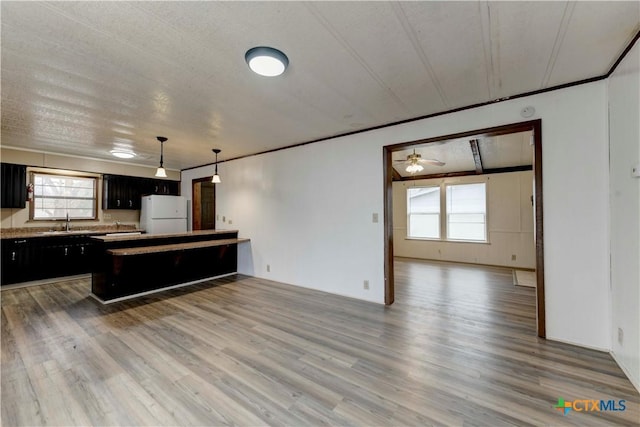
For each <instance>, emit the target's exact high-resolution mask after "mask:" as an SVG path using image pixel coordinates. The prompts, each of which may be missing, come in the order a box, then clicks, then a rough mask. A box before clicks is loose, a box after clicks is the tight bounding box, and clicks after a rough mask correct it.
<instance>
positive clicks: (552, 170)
mask: <svg viewBox="0 0 640 427" xmlns="http://www.w3.org/2000/svg"><path fill="white" fill-rule="evenodd" d="M606 89H607V84H606V82H604V81H600V82H595V83H590V84H586V85H580V86H575V87H571V88H567V89H563V90H560V91H554V92H549V93H544V94H539V95H535V96H531V97H526V98H519V99H515V100H511V101H505V102H500V103H495V104H491V105H487V106H484V107H480V108H475V109H472V110H465V111H460V112H457V113H453V114H448V115H443V116H438V117H434V118H431V119H425V120H420V121H415V122H411V123H406V124H403V125H398V126H393V127H388V128H384V129H378V130H374V131H370V132H366V133H361V134H356V135H351V136H347V137H341V138H335V139H332V140H329V141H325V142H321V143H315V144H310V145H306V146H301V147H297V148H292V149H287V150H282V151H277V152H273V153H269V154H265V155H260V156H254V157H249V158H245V159H240V160H237V161H231V162H227V163H224V164H221V165H220V167H219V170H220V175H221V177H222V180H223V182H222V184H220V185H218V189H217V196H218V200H217V211H218V213H219V214H220V215H225V216H226V217H227V218H230V219H231V220H232V221H233V224H232V225H231V226H229V225H228V224H226V223H225V224H219V225H221V226H223V227H228V228H236V227H237V228H238V229H239V230H240V234H241V235H242V236H245V237H249V238H251V256H252V258H250V259H249V262H250V263H252V265H250V266H248V265H242V269H243V271H245V272H248V273H251V274H254V275H255V276H257V277H262V278H268V279H273V280H278V281H282V282H286V283H290V284H295V285H299V286H304V287H310V288H315V289H320V290H324V291H327V292H334V293H338V294H342V295H348V296H352V297H355V298H360V299H365V300H370V301H376V302H378V303H383V301H384V272H383V255H384V254H383V222H382V217H381V221H380V222H379V223H377V224H374V223H372V221H371V215H372V213H378V214H380V215H382V212H383V178H382V172H383V171H382V170H383V167H382V164H383V163H382V147H383V146H385V145H390V144H395V143H400V142H406V141H412V140H417V139H421V138H430V137H436V136H441V135H447V134H452V133H456V132H463V131H469V130H475V129H481V128H485V127H491V126H497V125H505V124H509V123H515V122H519V121H523V119H522V117H520V114H519V112H520V109H521V108H523V107H525V106H528V105H531V106H533V107H535V109H536V116H535V117H534V118H537V117H541V118H542V120H543V122H542V140H543V180H544V190H543V191H544V196H543V197H544V236H545V241H544V243H545V284H546V310H547V311H546V319H547V336H548V338H550V339H554V340H560V341H565V342H570V343H575V344H579V345H583V346H587V347H593V348H598V349H605V350H608V349H610V348H611V337H610V335H611V334H610V331H611V313H610V305H609V303H608V301H609V297H610V296H609V264H608V263H609V250H608V248H609V232H608V191H609V182H608V160H607V159H608V144H607V113H606V106H607V91H606ZM222 148H224V147H222ZM212 170H213V168H212V167H203V168H199V169H194V170H189V171H183V174H182V178H183V181H182V191H183V195H185V196H187V197H188V198H190V194H191V179H192V178H196V177H202V176H207V175H211V174H212ZM266 264H270V265H271V272H270V273H267V272H266V268H265V266H266ZM364 279H368V280H369V282H370V290H368V291H366V290H364V289H363V280H364Z"/></svg>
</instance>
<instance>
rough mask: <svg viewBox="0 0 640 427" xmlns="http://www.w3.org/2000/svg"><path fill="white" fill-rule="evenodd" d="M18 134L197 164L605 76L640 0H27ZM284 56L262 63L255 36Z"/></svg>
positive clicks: (7, 128) (17, 7) (9, 76)
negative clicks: (260, 70) (277, 62)
mask: <svg viewBox="0 0 640 427" xmlns="http://www.w3.org/2000/svg"><path fill="white" fill-rule="evenodd" d="M0 7H1V17H2V34H1V35H2V41H1V43H2V44H1V48H2V64H1V65H2V70H1V71H2V105H1V106H2V145H3V146H8V147H18V148H26V149H31V150H41V151H47V152H54V153H63V154H65V153H66V154H73V155H80V156H86V157H93V158H104V159H113V158H112V157H111V155H110V154H109V151H110V150H111V149H114V148H130V149H133V150H134V151H135V152H136V153H138V157H136V158H134V159H132V160H130V162H131V163H135V164H147V165H152V166H153V165H156V164H157V162H158V152H159V143H158V142H157V141H156V140H155V137H156V136H157V135H163V136H166V137H168V138H169V140H168V142H167V143H166V144H165V166H167V167H169V168H174V169H182V168H188V167H193V166H196V165H201V164H204V163H209V162H212V161H213V160H214V156H213V154H212V153H211V148H213V147H219V148H221V149H222V153H221V156H220V159H225V158H231V157H237V156H241V155H246V154H252V153H256V152H260V151H264V150H269V149H273V148H277V147H283V146H287V145H292V144H296V143H300V142H305V141H310V140H315V139H319V138H323V137H328V136H331V135H337V134H341V133H346V132H352V131H355V130H359V129H366V128H369V127H374V126H378V125H381V124H385V123H390V122H395V121H400V120H405V119H410V118H414V117H419V116H423V115H428V114H432V113H436V112H441V111H445V110H449V109H453V108H457V107H462V106H467V105H471V104H475V103H481V102H486V101H491V100H495V99H498V98H503V97H507V96H512V95H515V94H520V93H524V92H528V91H534V90H539V89H543V88H547V87H552V86H555V85H559V84H563V83H568V82H574V81H578V80H581V79H585V78H591V77H595V76H601V75H603V74H605V73H607V71H608V70H609V69H610V67H611V66H612V64H613V63H614V62H615V61H616V59H617V58H618V57H619V55H620V54H621V53H622V51H623V50H624V48H625V47H626V46H627V44H628V43H629V42H630V40H631V39H632V38H633V36H634V35H635V34H636V33H637V31H638V30H639V28H640V24H639V23H640V3H638V2H613V1H605V2H562V1H557V2H536V1H534V2H204V1H202V2H94V1H91V2H11V1H2V2H1V3H0ZM259 45H268V46H273V47H277V48H279V49H281V50H282V51H284V52H285V53H286V54H287V55H288V57H289V60H290V66H289V68H288V69H287V71H286V72H285V73H284V74H283V75H282V76H280V77H276V78H266V77H261V76H258V75H255V74H253V73H252V72H251V71H250V70H249V69H248V67H247V65H246V64H245V62H244V53H245V52H246V51H247V50H248V49H249V48H251V47H254V46H259Z"/></svg>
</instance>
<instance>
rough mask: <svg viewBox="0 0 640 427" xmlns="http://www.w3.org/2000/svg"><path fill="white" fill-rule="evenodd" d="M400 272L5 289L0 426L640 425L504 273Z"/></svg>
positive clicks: (614, 374)
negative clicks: (345, 277) (565, 405)
mask: <svg viewBox="0 0 640 427" xmlns="http://www.w3.org/2000/svg"><path fill="white" fill-rule="evenodd" d="M395 276H396V283H395V292H396V295H395V297H396V298H395V299H396V302H395V303H394V304H393V305H392V306H390V307H384V306H382V305H378V304H372V303H367V302H364V301H358V300H354V299H350V298H344V297H340V296H337V295H330V294H326V293H322V292H318V291H313V290H309V289H303V288H299V287H294V286H289V285H285V284H282V283H277V282H273V281H268V280H262V279H256V278H252V277H245V276H240V275H236V276H231V277H226V278H222V279H219V280H215V281H207V282H203V283H200V284H196V285H193V286H189V287H186V288H180V289H174V290H169V291H166V292H162V293H158V294H153V295H149V296H145V297H141V298H138V299H132V300H127V301H122V302H119V303H114V304H110V305H101V304H99V303H98V302H96V301H95V300H94V299H92V298H90V297H89V296H88V292H89V287H90V283H89V280H88V279H75V280H69V281H60V282H56V283H53V284H47V285H41V286H34V287H25V288H15V289H8V290H3V291H2V294H1V297H2V298H1V300H2V301H1V304H2V305H1V313H0V314H1V320H0V321H1V322H2V324H1V325H0V330H1V334H2V336H1V344H2V348H1V349H0V355H1V372H2V376H1V386H2V390H1V393H2V394H1V398H2V401H1V421H2V425H5V426H40V425H56V426H57V425H65V426H66V425H69V426H72V425H77V426H85V425H149V426H159V425H239V426H244V425H246V426H255V425H271V426H298V425H309V426H325V425H339V426H365V425H366V426H369V425H376V426H400V425H403V426H404V425H407V426H413V425H415V426H424V425H454V426H461V425H473V426H509V425H517V426H529V425H531V426H539V425H554V426H555V425H567V426H582V425H589V426H591V425H594V426H613V425H622V426H638V425H640V422H639V421H640V396H639V395H638V392H637V390H635V389H634V388H633V386H632V385H631V383H630V382H629V381H628V380H627V379H626V377H625V376H624V374H623V373H622V371H621V370H620V368H619V367H618V366H617V365H616V364H615V362H614V361H613V360H612V358H611V357H610V356H609V355H608V354H606V353H602V352H598V351H593V350H588V349H583V348H578V347H575V346H570V345H566V344H562V343H557V342H552V341H546V340H542V339H540V338H538V337H537V336H536V330H535V329H536V324H535V316H536V305H535V289H532V288H526V287H519V286H514V285H513V279H512V272H511V270H509V269H503V268H495V267H483V266H471V265H458V264H451V263H442V262H431V261H420V260H411V259H401V258H398V259H396V261H395ZM558 398H564V399H565V400H566V401H571V400H575V399H598V400H600V399H602V400H609V399H612V400H616V401H617V400H620V399H624V400H625V401H626V407H627V409H626V411H615V412H614V411H606V412H605V411H602V412H578V411H571V412H569V413H568V414H567V415H563V413H562V412H561V411H558V410H557V409H555V408H554V405H555V404H556V402H557V400H558Z"/></svg>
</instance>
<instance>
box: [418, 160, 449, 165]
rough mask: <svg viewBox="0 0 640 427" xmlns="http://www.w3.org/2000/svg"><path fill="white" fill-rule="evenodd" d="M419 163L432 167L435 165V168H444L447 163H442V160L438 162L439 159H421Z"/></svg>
mask: <svg viewBox="0 0 640 427" xmlns="http://www.w3.org/2000/svg"><path fill="white" fill-rule="evenodd" d="M418 162H420V163H429V164H430V165H434V166H444V165H446V163H445V162H441V161H440V160H437V159H420V160H418Z"/></svg>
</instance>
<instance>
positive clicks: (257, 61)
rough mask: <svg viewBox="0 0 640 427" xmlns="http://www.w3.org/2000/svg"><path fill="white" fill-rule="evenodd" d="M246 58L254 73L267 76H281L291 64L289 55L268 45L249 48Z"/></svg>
mask: <svg viewBox="0 0 640 427" xmlns="http://www.w3.org/2000/svg"><path fill="white" fill-rule="evenodd" d="M244 59H245V61H247V64H248V65H249V68H251V70H252V71H253V72H254V73H256V74H260V75H261V76H267V77H274V76H279V75H280V74H282V73H284V70H286V69H287V66H288V65H289V58H287V55H285V54H284V53H282V52H280V51H279V50H278V49H274V48H272V47H266V46H258V47H254V48H252V49H249V50H248V51H247V53H245V55H244Z"/></svg>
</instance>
